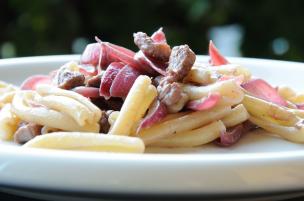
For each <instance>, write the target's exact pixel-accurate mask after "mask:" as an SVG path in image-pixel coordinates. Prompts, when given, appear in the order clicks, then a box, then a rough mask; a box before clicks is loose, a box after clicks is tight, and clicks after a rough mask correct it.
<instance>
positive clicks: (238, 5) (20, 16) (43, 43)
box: [0, 0, 304, 61]
mask: <svg viewBox="0 0 304 201" xmlns="http://www.w3.org/2000/svg"><path fill="white" fill-rule="evenodd" d="M303 8H304V1H302V0H290V1H287V0H281V1H277V0H254V1H244V0H175V1H173V0H153V1H144V0H138V1H137V0H133V1H131V0H130V1H127V0H111V1H101V0H100V1H98V0H94V1H93V0H91V1H85V0H29V1H26V0H7V1H6V0H1V1H0V27H1V28H0V58H7V57H16V56H18V57H19V56H36V55H54V54H75V53H80V52H81V51H82V50H83V48H84V47H85V45H86V44H87V43H90V42H93V41H94V36H95V35H97V36H99V37H100V38H101V39H102V40H104V41H111V42H113V43H116V44H120V45H123V46H126V47H128V48H130V49H133V50H135V49H136V47H135V45H134V44H133V38H132V33H133V32H135V31H139V30H141V31H144V32H147V33H149V34H150V33H152V32H153V31H155V30H157V29H158V27H160V26H162V27H164V31H165V32H166V34H167V38H168V42H169V44H171V45H172V46H173V45H178V44H183V43H187V44H189V45H190V46H191V48H192V49H193V50H194V51H195V52H196V53H197V54H206V51H207V44H208V40H210V39H212V40H214V41H215V43H216V45H217V46H218V47H219V49H221V51H222V52H223V53H224V54H226V55H229V56H246V57H261V58H275V59H284V60H293V61H304V40H303V37H304V27H303V20H304V12H303Z"/></svg>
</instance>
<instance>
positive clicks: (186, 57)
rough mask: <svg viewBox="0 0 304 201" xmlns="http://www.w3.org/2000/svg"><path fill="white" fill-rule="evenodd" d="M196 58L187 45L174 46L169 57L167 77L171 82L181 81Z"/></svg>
mask: <svg viewBox="0 0 304 201" xmlns="http://www.w3.org/2000/svg"><path fill="white" fill-rule="evenodd" d="M195 59H196V56H195V54H194V52H193V51H192V50H191V49H190V48H189V46H188V45H181V46H175V47H174V48H173V49H172V53H171V55H170V60H169V66H168V68H167V73H168V76H169V77H170V80H172V81H182V80H183V79H184V77H186V76H187V75H188V73H189V71H190V69H191V67H192V66H193V64H194V62H195Z"/></svg>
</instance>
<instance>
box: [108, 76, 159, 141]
mask: <svg viewBox="0 0 304 201" xmlns="http://www.w3.org/2000/svg"><path fill="white" fill-rule="evenodd" d="M149 86H152V85H151V79H150V78H149V77H148V76H144V75H140V76H139V77H138V78H137V79H136V80H135V82H134V84H133V86H132V88H131V89H130V91H129V93H128V95H127V98H126V100H125V101H124V104H123V105H122V108H121V110H120V112H119V115H118V117H117V120H116V121H115V123H114V125H113V127H112V128H111V130H110V131H109V134H114V135H130V134H131V132H132V128H133V126H134V125H135V124H136V123H137V122H138V121H139V120H140V118H142V116H140V115H139V114H142V111H144V110H145V111H147V109H148V107H149V105H150V104H151V103H152V101H153V99H154V98H155V97H156V95H157V92H156V89H155V91H154V90H148V89H149ZM154 88H155V87H154ZM147 93H153V94H154V98H153V99H152V100H151V99H149V100H147V99H145V98H146V96H150V95H147ZM145 101H151V102H150V103H148V102H145Z"/></svg>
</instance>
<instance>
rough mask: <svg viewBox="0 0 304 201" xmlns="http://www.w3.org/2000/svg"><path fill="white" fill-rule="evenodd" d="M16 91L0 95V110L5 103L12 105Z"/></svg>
mask: <svg viewBox="0 0 304 201" xmlns="http://www.w3.org/2000/svg"><path fill="white" fill-rule="evenodd" d="M15 93H16V91H10V92H6V93H4V94H2V95H0V109H1V108H2V107H3V106H4V105H6V104H7V103H12V101H13V98H14V96H15Z"/></svg>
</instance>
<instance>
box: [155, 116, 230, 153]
mask: <svg viewBox="0 0 304 201" xmlns="http://www.w3.org/2000/svg"><path fill="white" fill-rule="evenodd" d="M225 131H226V127H225V125H224V124H223V122H221V121H214V122H212V123H211V124H208V125H206V126H203V127H201V128H198V129H194V130H190V131H186V132H181V133H176V134H174V135H172V136H170V137H167V138H164V139H160V140H158V141H156V142H155V143H153V144H151V146H157V147H195V146H200V145H203V144H207V143H209V142H212V141H214V140H215V139H217V138H219V137H220V135H221V133H222V132H225Z"/></svg>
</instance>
